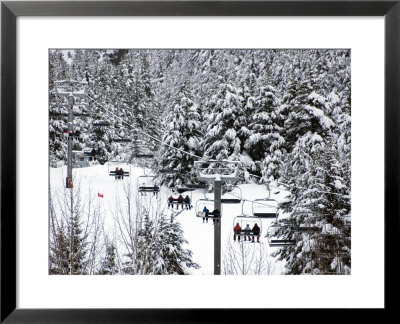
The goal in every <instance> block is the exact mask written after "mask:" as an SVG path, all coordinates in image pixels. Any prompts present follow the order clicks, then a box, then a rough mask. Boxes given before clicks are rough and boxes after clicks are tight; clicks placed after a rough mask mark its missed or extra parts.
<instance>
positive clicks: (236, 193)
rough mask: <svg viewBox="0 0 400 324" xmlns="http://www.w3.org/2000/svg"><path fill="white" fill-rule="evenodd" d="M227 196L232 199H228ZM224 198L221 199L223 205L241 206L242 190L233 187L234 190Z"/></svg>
mask: <svg viewBox="0 0 400 324" xmlns="http://www.w3.org/2000/svg"><path fill="white" fill-rule="evenodd" d="M226 195H228V196H230V198H226ZM224 196H225V198H221V203H222V204H240V202H241V201H242V190H241V189H240V188H239V187H238V186H233V190H232V191H231V192H228V193H226V194H225V195H224Z"/></svg>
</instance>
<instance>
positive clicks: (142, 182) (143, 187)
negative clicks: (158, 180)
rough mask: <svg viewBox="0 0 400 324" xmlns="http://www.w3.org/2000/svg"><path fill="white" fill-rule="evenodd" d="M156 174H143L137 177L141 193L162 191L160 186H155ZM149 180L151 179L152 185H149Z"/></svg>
mask: <svg viewBox="0 0 400 324" xmlns="http://www.w3.org/2000/svg"><path fill="white" fill-rule="evenodd" d="M155 177H156V176H151V175H141V176H139V177H138V178H137V187H138V192H140V193H143V192H144V193H146V192H152V193H154V194H155V193H158V192H160V187H158V186H155V185H154V183H153V181H154V178H155ZM149 180H151V185H149Z"/></svg>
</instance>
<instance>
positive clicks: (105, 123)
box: [92, 120, 111, 127]
mask: <svg viewBox="0 0 400 324" xmlns="http://www.w3.org/2000/svg"><path fill="white" fill-rule="evenodd" d="M92 126H93V127H108V126H111V124H110V123H109V122H108V121H103V120H100V121H97V122H93V123H92Z"/></svg>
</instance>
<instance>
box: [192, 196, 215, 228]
mask: <svg viewBox="0 0 400 324" xmlns="http://www.w3.org/2000/svg"><path fill="white" fill-rule="evenodd" d="M214 203H215V200H212V199H199V200H197V202H196V209H195V210H196V217H201V218H203V222H204V221H207V223H208V219H209V218H211V219H212V220H213V221H214V220H215V219H220V218H221V213H222V206H221V210H220V213H219V214H214V213H213V212H214ZM204 207H206V208H207V209H208V210H209V211H208V212H204Z"/></svg>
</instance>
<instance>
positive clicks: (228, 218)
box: [50, 163, 287, 275]
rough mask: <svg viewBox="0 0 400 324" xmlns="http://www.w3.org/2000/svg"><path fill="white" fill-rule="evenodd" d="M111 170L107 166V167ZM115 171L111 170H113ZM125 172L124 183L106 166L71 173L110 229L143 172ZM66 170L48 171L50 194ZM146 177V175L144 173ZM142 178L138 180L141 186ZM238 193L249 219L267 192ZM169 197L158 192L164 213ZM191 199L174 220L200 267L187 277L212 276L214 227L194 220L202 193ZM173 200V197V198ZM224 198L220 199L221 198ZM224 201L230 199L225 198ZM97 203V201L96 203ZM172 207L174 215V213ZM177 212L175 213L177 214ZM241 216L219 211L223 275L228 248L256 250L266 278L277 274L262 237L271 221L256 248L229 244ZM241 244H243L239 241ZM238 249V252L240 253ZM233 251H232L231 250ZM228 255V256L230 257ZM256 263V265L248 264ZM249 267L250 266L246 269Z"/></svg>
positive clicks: (231, 207) (248, 188) (276, 194)
mask: <svg viewBox="0 0 400 324" xmlns="http://www.w3.org/2000/svg"><path fill="white" fill-rule="evenodd" d="M110 168H111V166H110ZM113 168H115V166H114V167H113ZM124 170H125V171H129V170H130V172H131V173H130V174H131V176H130V177H125V179H124V180H120V181H116V180H115V179H114V177H112V176H109V174H108V171H109V166H108V164H107V163H106V164H105V165H95V166H91V167H88V168H77V169H74V170H73V175H74V183H75V184H76V183H78V182H79V183H80V192H81V195H83V196H85V195H87V194H88V192H89V188H90V190H91V197H94V199H95V202H96V204H99V205H100V207H101V209H102V210H103V217H104V221H105V226H106V227H108V228H112V227H113V226H114V225H113V224H114V217H115V215H114V213H113V211H115V203H116V198H117V197H118V196H120V197H122V195H123V194H124V188H125V187H126V185H127V184H128V183H130V184H131V185H132V187H133V188H135V190H136V188H137V183H138V177H139V176H143V175H144V171H143V169H142V168H141V167H135V166H131V167H129V166H127V167H124ZM66 173H67V170H66V166H63V167H60V168H50V185H51V188H52V190H54V191H58V192H62V191H63V190H64V189H63V188H64V185H65V178H66ZM147 174H149V172H147ZM143 179H144V178H139V182H140V183H141V182H142V180H143ZM239 187H240V189H241V192H242V199H245V200H247V201H245V203H244V205H243V209H244V214H246V215H251V213H252V204H251V201H253V200H254V199H260V198H266V196H267V191H266V188H265V186H261V185H257V184H242V185H239ZM98 193H100V194H102V195H103V197H102V198H101V197H98ZM171 194H172V192H171V191H170V190H168V189H167V188H161V190H160V193H159V198H160V199H161V208H162V209H165V210H166V211H167V212H168V213H171V210H168V207H167V198H168V197H169V196H170V195H171ZM186 194H188V195H189V197H190V196H191V198H192V205H193V208H192V209H191V210H184V211H182V212H181V213H179V214H178V215H177V216H176V217H177V219H178V220H179V222H180V223H181V225H182V229H183V231H184V237H185V239H186V240H187V241H188V246H187V248H189V249H190V250H191V251H192V252H193V261H194V262H196V263H198V264H199V265H200V269H189V271H190V273H191V274H194V275H212V274H213V273H214V226H213V225H212V220H209V222H208V223H203V221H202V219H201V218H199V217H196V202H197V201H198V200H199V199H202V198H204V190H200V189H199V190H195V191H192V192H191V193H190V192H188V193H183V195H184V196H185V195H186ZM285 194H287V193H286V192H284V191H278V190H276V189H275V190H272V191H271V198H274V199H276V200H277V201H278V202H279V201H280V200H281V199H282V198H283V197H284V196H285ZM173 196H174V197H176V194H173ZM136 197H138V198H139V199H146V200H151V199H155V198H153V195H152V194H151V193H147V194H146V195H143V196H141V195H139V194H138V195H137V196H136ZM212 197H213V194H212V193H207V198H211V199H212ZM224 197H225V196H223V198H224ZM225 198H232V197H231V196H229V195H228V194H227V195H226V197H225ZM96 200H97V201H96ZM175 208H176V207H174V211H175V212H176V209H175ZM180 211H181V209H179V210H178V212H180ZM240 215H242V204H223V207H222V219H221V249H222V256H221V266H222V271H221V273H222V274H223V273H224V269H225V267H224V264H225V262H226V261H227V258H228V257H227V255H228V254H229V248H231V250H230V251H231V253H232V251H233V252H234V253H237V254H240V251H242V252H244V253H249V252H251V251H252V250H254V249H256V250H257V252H256V253H255V255H260V253H263V258H264V259H266V260H267V259H268V260H269V261H270V262H271V264H270V270H269V271H268V273H269V274H281V273H282V271H283V267H282V264H281V262H276V260H275V259H274V258H272V257H271V256H270V255H271V253H272V252H274V251H275V250H276V249H277V248H273V247H269V245H268V242H267V238H265V234H266V233H267V229H268V227H269V226H270V225H271V223H272V222H274V219H262V220H261V226H260V227H261V230H262V234H261V238H260V241H261V243H260V244H257V243H250V242H245V243H244V244H243V245H241V244H239V243H238V242H237V241H236V242H234V241H233V227H234V224H236V222H238V221H239V220H238V219H237V218H236V219H235V217H237V216H240ZM255 222H257V223H258V225H260V219H245V220H244V222H243V225H246V224H247V223H248V224H249V225H250V227H252V226H253V225H254V223H255ZM242 242H243V240H242ZM240 247H242V249H240ZM232 249H233V250H232ZM231 255H232V254H231ZM250 262H254V263H256V261H250ZM251 267H252V265H251V264H250V268H251Z"/></svg>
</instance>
